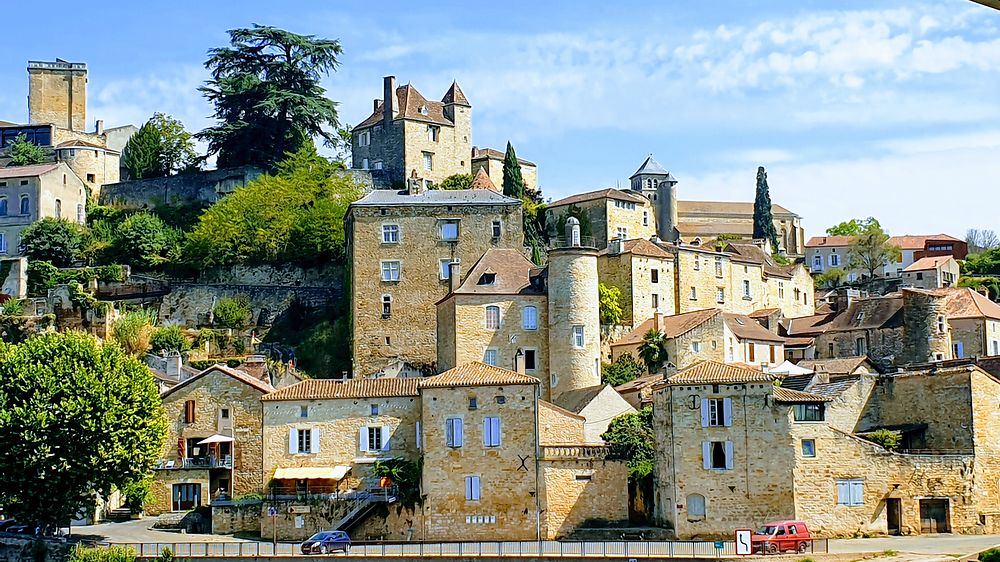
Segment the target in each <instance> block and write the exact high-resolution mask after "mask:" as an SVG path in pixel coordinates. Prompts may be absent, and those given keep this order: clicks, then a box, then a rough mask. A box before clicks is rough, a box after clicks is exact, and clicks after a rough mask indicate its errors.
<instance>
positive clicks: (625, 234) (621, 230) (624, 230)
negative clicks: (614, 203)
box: [615, 226, 628, 240]
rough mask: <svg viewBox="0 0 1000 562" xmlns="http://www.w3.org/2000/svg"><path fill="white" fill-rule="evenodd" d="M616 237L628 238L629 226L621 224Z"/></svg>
mask: <svg viewBox="0 0 1000 562" xmlns="http://www.w3.org/2000/svg"><path fill="white" fill-rule="evenodd" d="M615 238H619V239H621V240H628V227H625V226H619V227H618V232H617V234H615Z"/></svg>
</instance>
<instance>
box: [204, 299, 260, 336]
mask: <svg viewBox="0 0 1000 562" xmlns="http://www.w3.org/2000/svg"><path fill="white" fill-rule="evenodd" d="M213 313H214V315H215V324H216V325H217V326H222V327H223V328H232V329H233V330H242V329H244V328H246V327H247V326H249V325H250V319H251V317H252V315H253V311H252V310H251V309H250V300H249V299H247V298H246V297H243V296H239V297H235V298H222V299H219V302H217V303H215V309H213Z"/></svg>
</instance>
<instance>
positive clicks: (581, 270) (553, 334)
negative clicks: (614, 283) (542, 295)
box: [548, 248, 601, 399]
mask: <svg viewBox="0 0 1000 562" xmlns="http://www.w3.org/2000/svg"><path fill="white" fill-rule="evenodd" d="M548 271H549V275H548V296H549V298H548V301H549V310H548V326H549V354H550V356H551V357H556V358H558V362H556V361H552V360H550V361H549V366H550V372H549V395H550V396H549V398H551V399H555V398H558V396H559V394H560V393H562V392H566V391H569V390H576V389H578V388H586V387H589V386H594V385H596V384H599V383H600V382H601V378H600V367H601V364H600V363H601V320H600V312H599V310H600V305H599V299H598V291H597V287H598V281H597V252H596V251H594V250H591V249H587V248H562V249H558V250H552V251H550V252H549V267H548ZM574 326H582V327H583V345H582V346H580V345H577V342H576V341H574V339H575V338H574V334H573V329H574Z"/></svg>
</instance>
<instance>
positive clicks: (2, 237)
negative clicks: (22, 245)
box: [0, 232, 7, 254]
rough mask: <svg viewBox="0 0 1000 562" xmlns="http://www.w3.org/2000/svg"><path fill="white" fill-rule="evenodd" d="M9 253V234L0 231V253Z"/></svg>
mask: <svg viewBox="0 0 1000 562" xmlns="http://www.w3.org/2000/svg"><path fill="white" fill-rule="evenodd" d="M6 253H7V235H6V234H4V233H3V232H0V254H6Z"/></svg>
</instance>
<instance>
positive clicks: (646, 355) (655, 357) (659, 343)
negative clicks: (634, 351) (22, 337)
mask: <svg viewBox="0 0 1000 562" xmlns="http://www.w3.org/2000/svg"><path fill="white" fill-rule="evenodd" d="M639 357H640V358H641V359H642V362H643V363H645V365H646V370H647V371H649V373H650V374H653V373H657V372H659V371H660V369H662V368H663V366H664V365H665V364H666V363H667V361H669V360H670V358H669V357H668V356H667V339H666V336H664V334H663V332H661V331H660V330H650V331H648V332H646V335H645V336H643V337H642V343H641V344H639Z"/></svg>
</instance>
